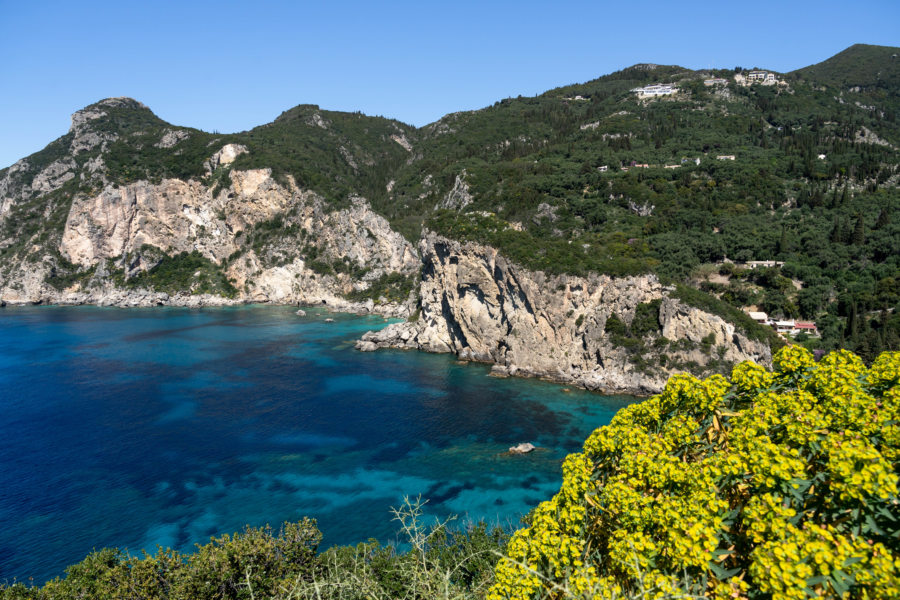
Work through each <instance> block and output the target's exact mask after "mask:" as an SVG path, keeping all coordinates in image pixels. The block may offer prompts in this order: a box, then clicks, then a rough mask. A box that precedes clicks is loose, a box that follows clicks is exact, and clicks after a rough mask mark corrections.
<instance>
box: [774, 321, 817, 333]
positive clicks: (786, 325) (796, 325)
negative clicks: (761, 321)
mask: <svg viewBox="0 0 900 600" xmlns="http://www.w3.org/2000/svg"><path fill="white" fill-rule="evenodd" d="M775 331H777V332H778V333H781V334H787V335H792V336H796V335H800V334H801V333H805V334H806V335H811V336H818V335H819V330H818V329H816V324H815V323H813V322H811V321H795V320H793V319H790V320H788V321H775Z"/></svg>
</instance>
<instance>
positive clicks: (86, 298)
mask: <svg viewBox="0 0 900 600" xmlns="http://www.w3.org/2000/svg"><path fill="white" fill-rule="evenodd" d="M897 52H900V49H897V48H885V47H877V46H864V45H857V46H853V47H851V48H849V49H847V50H846V51H844V52H842V53H840V54H838V55H836V56H835V57H832V58H831V59H828V60H826V61H824V62H822V63H819V64H817V65H813V66H811V67H807V68H805V69H800V70H798V71H794V72H792V73H787V74H780V73H774V72H771V71H762V70H760V69H753V70H751V69H743V68H740V67H738V68H736V69H729V70H714V71H692V70H690V69H685V68H682V67H679V66H666V65H655V64H640V65H635V66H633V67H629V68H627V69H623V70H621V71H617V72H615V73H612V74H609V75H605V76H603V77H600V78H598V79H595V80H592V81H588V82H586V83H581V84H575V85H570V86H566V87H562V88H558V89H554V90H550V91H548V92H546V93H544V94H541V95H539V96H536V97H529V98H526V97H517V98H507V99H504V100H500V101H498V102H496V103H495V104H494V105H492V106H490V107H487V108H484V109H482V110H477V111H470V112H460V113H453V114H450V115H447V116H445V117H443V118H442V119H440V120H439V121H437V122H435V123H432V124H430V125H427V126H425V127H422V128H419V129H416V128H413V127H410V126H407V125H404V124H402V123H399V122H397V121H391V120H388V119H383V118H374V117H367V116H364V115H361V114H350V113H339V112H331V111H326V110H322V109H320V108H318V107H316V106H312V105H301V106H297V107H295V108H293V109H290V110H288V111H286V112H285V113H283V114H282V115H281V116H280V117H279V118H278V119H276V120H275V121H274V122H272V123H269V124H267V125H262V126H260V127H257V128H254V129H252V130H250V131H246V132H241V133H235V134H211V133H206V132H202V131H198V130H196V129H190V128H186V127H179V126H174V125H170V124H168V123H165V122H164V121H162V120H160V119H159V118H157V117H156V116H155V115H154V114H153V113H152V112H151V111H150V110H149V109H148V108H147V107H145V106H144V105H142V104H140V103H139V102H136V101H134V100H130V99H107V100H103V101H101V102H99V103H97V104H94V105H91V106H89V107H87V108H85V109H83V110H81V111H78V112H77V113H75V115H73V121H72V128H71V130H70V131H69V133H68V134H66V135H65V136H63V137H61V138H59V139H58V140H56V141H54V142H52V143H51V144H50V145H48V146H47V148H45V149H44V150H42V151H41V152H38V153H36V154H34V155H32V156H30V157H27V158H25V159H23V160H21V161H19V162H18V163H16V164H15V165H13V166H12V167H9V168H7V169H4V170H2V171H0V298H2V299H3V300H4V301H6V302H11V303H14V302H66V303H82V302H89V303H110V304H119V305H134V304H140V305H146V304H173V303H174V304H189V305H197V304H209V303H231V302H249V301H261V302H280V303H286V302H290V303H301V304H302V303H311V304H321V303H323V302H324V303H326V304H328V305H330V306H332V307H334V308H337V309H344V310H374V311H379V312H384V313H387V314H393V315H403V316H406V315H411V314H418V315H420V319H426V318H428V319H432V320H431V321H427V322H426V321H425V320H420V322H419V326H418V327H419V328H418V329H416V334H415V335H416V336H418V335H420V334H421V335H424V336H425V337H424V338H422V339H419V338H418V337H417V338H415V339H417V340H419V341H418V342H416V343H417V344H418V347H423V348H428V347H431V348H434V349H444V350H445V351H446V350H447V349H449V350H450V351H454V352H456V353H458V354H460V355H461V356H470V357H474V358H476V359H479V360H489V361H491V362H496V363H498V364H500V365H501V366H504V367H505V368H506V369H507V370H509V371H511V372H515V371H520V372H523V373H528V372H531V373H534V374H542V375H547V376H551V377H554V378H558V379H564V380H569V378H570V377H574V381H576V382H578V383H580V384H586V381H587V380H586V379H585V378H584V377H585V375H584V373H585V372H587V371H590V370H592V369H594V368H600V369H601V370H605V371H608V370H609V369H613V370H614V371H616V372H617V373H618V375H620V376H621V377H619V376H617V377H618V381H625V380H626V379H627V380H630V381H634V380H635V378H638V377H639V376H641V375H648V376H650V379H652V380H653V381H657V382H660V381H664V380H665V377H666V376H667V375H668V374H670V373H671V372H674V371H677V370H678V369H689V370H695V371H697V370H698V369H699V370H701V371H702V370H703V369H712V370H723V369H726V368H727V366H728V364H726V363H730V362H733V360H731V359H729V360H728V361H725V362H721V361H720V359H719V358H716V357H717V356H719V355H720V356H722V357H724V356H726V355H728V352H729V351H730V349H734V348H737V347H741V346H740V344H739V343H738V342H737V341H735V340H737V338H734V335H735V334H736V333H740V334H741V335H745V336H746V337H745V339H746V340H765V341H766V343H767V344H768V345H772V344H775V345H777V344H778V343H779V342H778V341H776V340H775V339H774V337H773V334H772V333H771V331H770V330H769V329H768V328H763V327H760V326H759V325H756V324H755V323H752V322H751V321H750V320H749V318H748V317H747V316H746V315H745V314H743V313H742V312H741V310H740V309H744V310H749V309H754V310H761V311H764V312H766V313H768V314H769V315H770V316H771V317H773V318H798V319H807V320H811V321H813V320H814V321H815V322H816V323H817V325H818V329H819V331H820V333H821V334H822V337H821V338H812V339H809V340H805V341H804V343H805V344H807V345H808V346H809V347H810V348H822V349H833V348H836V347H850V348H851V349H854V350H855V351H857V352H859V353H860V354H861V355H862V356H863V357H864V358H866V359H871V358H872V357H874V355H875V354H876V353H877V352H878V351H880V350H882V349H896V348H898V347H900V315H898V313H897V305H898V303H900V217H898V213H900V192H898V186H897V184H898V180H900V169H898V165H900V124H898V113H900V103H898V102H897V98H898V94H900V86H898V82H897V78H896V73H897V67H896V65H897V64H898V63H897V60H898V59H896V58H895V54H896V53H897ZM645 86H651V87H648V88H646V90H645V91H643V92H641V93H637V92H635V91H634V90H635V89H636V88H644V87H645ZM440 249H444V250H446V249H453V251H454V252H458V253H459V254H458V255H454V256H449V257H447V256H442V255H438V254H435V253H436V252H438V250H440ZM444 250H440V251H441V252H443V251H444ZM494 253H496V254H497V256H499V257H502V258H503V259H504V260H508V261H510V267H509V273H511V274H513V280H512V281H511V282H505V280H504V278H505V277H507V273H506V272H505V271H504V272H502V273H501V272H499V271H497V272H487V271H486V272H484V273H481V271H480V270H479V269H480V267H478V268H476V266H475V265H477V264H479V263H478V262H477V260H476V257H482V258H483V259H484V260H490V261H494V260H497V259H494V258H491V257H493V256H494ZM429 256H434V257H435V259H434V260H430V259H428V258H427V257H429ZM478 260H482V259H478ZM473 261H474V262H473ZM748 261H775V262H774V263H772V265H773V266H769V267H763V268H749V267H748V266H747V264H746V263H747V262H748ZM463 264H471V265H473V266H472V268H473V269H474V270H475V271H478V273H479V274H478V275H477V277H476V279H475V280H471V281H470V280H466V279H465V278H463V279H460V277H459V275H460V273H459V270H460V269H461V267H459V266H458V265H463ZM451 267H452V269H451ZM435 269H436V270H435ZM451 271H452V272H451ZM473 273H474V271H473ZM471 276H472V277H475V275H471ZM648 277H649V279H647V278H648ZM516 278H521V279H522V280H523V281H524V280H527V281H532V282H534V284H535V286H536V287H535V288H534V290H533V293H532V295H531V296H529V295H528V294H524V292H522V293H521V294H520V293H518V292H517V291H516V290H511V293H510V294H506V292H505V290H501V291H500V292H498V291H496V290H498V289H500V288H497V286H498V285H500V284H502V285H503V286H507V285H512V286H514V287H515V286H517V285H518V283H517V281H518V279H516ZM598 278H599V279H598ZM603 278H612V279H614V280H620V281H633V282H637V281H641V282H643V283H640V284H639V285H638V284H637V283H635V285H638V287H639V288H640V289H641V290H642V291H641V293H640V294H637V293H636V294H632V295H631V296H630V297H629V298H628V299H627V300H625V299H623V297H622V294H623V293H624V292H623V291H621V289H622V288H621V286H618V284H614V285H612V288H609V289H617V290H620V291H618V292H616V293H617V294H619V296H617V297H616V298H609V299H604V298H601V296H602V295H597V296H596V297H594V296H590V294H592V293H594V292H590V293H589V294H588V296H589V297H590V301H589V302H585V298H586V297H585V296H584V294H585V293H587V292H585V290H595V291H596V290H600V289H607V285H608V284H607V283H605V282H606V279H603ZM548 279H553V280H554V281H556V282H557V283H555V284H554V285H555V286H556V287H555V288H554V289H552V290H551V289H543V288H542V287H541V284H540V282H542V281H547V280H548ZM453 286H457V288H455V289H454V288H453ZM519 291H521V290H519ZM501 292H502V293H501ZM426 293H430V294H431V300H428V298H426ZM523 294H524V295H523ZM553 294H561V295H562V296H561V297H560V299H557V300H552V301H551V298H552V297H553ZM665 298H671V299H673V300H677V301H678V303H679V305H678V306H679V307H675V306H674V305H673V306H672V307H671V310H672V311H674V312H672V313H671V315H670V316H672V315H674V314H676V313H677V314H682V313H684V314H685V315H687V312H686V311H687V309H686V308H685V307H691V308H692V310H696V311H700V312H702V313H703V314H707V315H714V316H715V317H716V318H717V319H720V320H721V321H722V322H723V323H726V324H727V327H726V326H720V325H719V324H712V321H709V322H708V323H709V326H708V328H705V329H703V332H704V333H703V335H701V336H699V337H697V336H694V337H696V339H693V338H685V339H686V341H685V342H684V344H685V345H684V347H680V349H679V348H675V347H670V346H669V344H670V342H672V343H674V342H677V340H669V339H667V338H666V337H665V336H664V335H662V331H663V330H664V329H665V324H664V322H663V321H664V320H663V317H661V316H656V317H653V316H652V315H651V317H650V320H651V321H653V322H652V323H650V325H651V326H650V327H649V328H648V327H644V326H633V321H634V319H635V317H636V316H637V314H638V313H637V311H638V309H639V307H641V306H645V305H650V304H651V303H653V302H656V301H660V302H662V301H664V299H665ZM473 299H474V300H473ZM504 299H505V300H504ZM432 300H433V301H434V302H435V304H433V305H432V306H429V305H428V302H429V301H432ZM441 302H449V303H451V304H450V306H449V308H444V307H443V306H442V305H441ZM504 302H506V303H508V304H504ZM522 302H526V303H528V306H524V307H523V306H521V305H520V303H522ZM554 302H556V303H558V302H562V303H563V304H564V305H565V307H563V306H559V307H557V306H555V305H554ZM536 305H541V306H543V305H546V306H548V307H552V308H548V309H547V310H549V311H550V313H552V314H550V313H548V314H539V313H535V312H534V311H533V308H534V306H536ZM610 306H618V307H619V308H618V309H616V310H617V311H618V312H615V311H612V312H611V309H610ZM655 306H656V305H655ZM462 307H467V309H466V310H463V309H462ZM468 310H472V311H474V312H473V313H472V314H471V315H470V314H468V312H467V311H468ZM640 310H642V311H644V312H646V311H647V310H650V309H645V308H641V309H640ZM679 311H681V312H679ZM641 314H644V313H641ZM647 314H649V313H647ZM654 314H655V313H654ZM698 314H699V313H698ZM479 315H489V316H490V318H489V321H488V322H485V323H478V324H477V326H474V323H473V322H456V321H455V319H463V320H466V319H480V318H481V316H479ZM613 317H615V318H614V319H613ZM695 317H696V315H694V316H690V317H689V318H690V319H694V320H695V321H696V318H695ZM686 318H687V317H686ZM518 319H524V320H523V321H521V322H519V321H518ZM579 319H580V320H579ZM610 319H613V320H612V321H609V320H610ZM654 319H655V321H654ZM704 319H705V317H704ZM607 321H609V323H607ZM514 322H519V329H522V328H523V327H524V328H528V329H532V330H541V331H545V333H546V335H547V336H550V337H542V338H540V339H538V340H534V341H533V342H534V344H537V345H538V346H539V347H542V348H543V349H544V350H548V354H547V355H546V356H544V358H543V359H541V363H540V364H537V363H535V362H533V361H535V360H537V358H536V356H535V355H534V354H533V353H531V352H525V353H522V352H519V353H516V352H515V351H513V350H511V349H513V348H515V347H517V343H515V341H514V340H513V339H512V336H513V334H514V330H515V327H514V325H513V323H514ZM619 322H621V327H620V326H619V325H618V323H619ZM704 322H706V321H704ZM497 323H508V326H504V327H501V328H499V329H497ZM489 330H490V331H493V332H494V333H491V334H490V335H488V333H487V332H488V331H489ZM464 331H468V332H469V335H470V336H475V338H477V339H475V338H473V339H469V338H468V337H466V336H464V335H461V334H460V332H464ZM550 331H555V332H557V334H553V335H551V334H550ZM679 331H681V330H679ZM563 332H565V333H564V334H563ZM407 333H409V335H412V333H411V332H407ZM495 334H496V337H495ZM681 335H687V334H686V333H685V332H682V334H681ZM435 336H436V337H435ZM482 336H487V337H482ZM554 336H555V337H554ZM573 336H574V337H573ZM585 336H586V337H585ZM426 338H427V339H426ZM661 338H662V339H661ZM411 339H412V338H409V337H407V338H406V339H403V340H402V343H401V342H399V341H396V340H394V341H393V342H391V343H394V344H395V345H409V344H413V342H411V341H410V340H411ZM488 339H490V340H492V341H491V345H490V347H489V348H488V347H486V346H485V343H486V340H488ZM522 339H525V338H522ZM574 339H580V340H583V342H579V343H577V344H576V345H575V346H573V347H568V346H566V348H563V346H562V345H560V344H563V345H567V344H570V343H574V342H573V340H574ZM563 340H565V342H563ZM598 340H599V342H598ZM801 340H802V336H801ZM438 341H439V342H440V343H438ZM600 342H602V343H600ZM386 343H389V340H386V339H381V340H380V341H379V344H386ZM596 343H600V347H601V348H602V350H600V349H596V348H595V346H596ZM534 344H531V345H534ZM542 344H544V345H546V347H543V346H542ZM746 347H748V346H746V344H745V346H744V348H746ZM589 348H595V350H596V352H595V351H593V350H590V351H589V350H588V349H589ZM573 351H576V352H578V354H579V356H578V358H577V359H573V360H570V361H568V360H567V361H563V360H561V359H560V357H561V356H569V358H571V353H572V352H573ZM754 352H755V350H754ZM566 353H568V354H566ZM673 356H677V358H672V357H673ZM729 356H730V355H729ZM747 356H748V357H749V355H747ZM645 357H650V358H651V359H652V360H651V361H650V363H647V362H646V361H645V360H644V358H645ZM663 357H666V358H663ZM759 357H760V359H761V360H763V361H765V360H767V359H766V358H765V357H764V355H759ZM604 360H605V361H606V362H604ZM670 360H671V362H667V361H670ZM519 361H524V362H525V363H526V364H521V363H520V362H519ZM610 361H611V362H612V363H613V364H615V365H617V366H616V367H615V368H613V367H610V366H609V364H610ZM551 363H553V364H555V366H552V365H551ZM564 363H567V364H564ZM598 365H599V366H598ZM710 365H711V366H710ZM586 370H587V371H586ZM571 373H576V375H575V376H572V375H571Z"/></svg>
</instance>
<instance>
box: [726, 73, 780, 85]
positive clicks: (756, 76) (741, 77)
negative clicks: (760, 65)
mask: <svg viewBox="0 0 900 600" xmlns="http://www.w3.org/2000/svg"><path fill="white" fill-rule="evenodd" d="M734 81H735V83H737V84H738V85H743V86H748V85H753V84H755V83H758V84H760V85H775V84H776V83H781V82H780V81H778V79H777V78H776V77H775V73H772V72H770V71H747V73H746V74H744V73H738V74H736V75H735V76H734Z"/></svg>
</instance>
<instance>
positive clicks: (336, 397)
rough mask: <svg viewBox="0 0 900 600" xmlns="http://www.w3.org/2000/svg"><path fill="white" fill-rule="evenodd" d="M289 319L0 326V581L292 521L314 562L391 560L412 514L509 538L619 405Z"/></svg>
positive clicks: (133, 317)
mask: <svg viewBox="0 0 900 600" xmlns="http://www.w3.org/2000/svg"><path fill="white" fill-rule="evenodd" d="M294 310H295V309H291V308H290V307H269V306H249V307H235V308H215V309H202V310H192V309H186V308H152V309H116V308H97V307H27V308H21V307H7V308H5V309H2V310H0V581H12V580H19V581H28V580H29V579H33V580H34V582H35V583H42V582H43V581H46V580H47V579H50V578H53V577H56V576H58V575H63V573H64V569H65V567H66V566H67V565H70V564H73V563H76V562H79V561H80V560H81V559H83V558H84V557H85V555H86V554H88V553H89V552H90V551H91V550H92V549H94V548H96V549H100V548H102V547H119V548H127V549H128V550H129V551H130V552H132V553H134V554H139V553H140V551H141V550H142V549H147V550H148V551H150V552H151V553H152V552H155V550H156V547H157V546H163V547H172V548H177V549H180V550H183V551H189V550H191V549H192V548H193V547H194V544H197V543H206V542H208V541H209V538H210V536H214V535H221V534H223V533H230V532H235V531H240V530H242V529H243V528H244V526H245V524H249V525H252V526H259V525H264V524H266V523H268V524H271V525H273V526H274V527H276V528H277V527H278V525H279V524H280V523H282V522H284V521H289V520H296V519H299V518H300V517H303V516H310V517H314V518H316V519H317V520H318V523H319V527H320V529H321V530H322V531H323V533H324V540H323V546H322V547H323V548H324V547H328V546H331V545H335V544H352V543H357V542H361V541H365V540H367V539H369V538H377V539H378V540H379V541H382V542H395V541H396V540H397V537H396V536H397V531H398V524H397V523H396V522H395V521H393V520H392V519H393V515H392V513H391V508H392V507H398V506H400V505H401V504H402V502H403V499H404V497H413V498H415V497H417V496H419V495H421V497H422V498H423V499H427V501H428V502H427V504H426V510H427V513H428V519H429V521H432V522H433V520H434V519H443V518H446V517H448V516H451V515H456V516H457V522H458V523H459V524H461V525H464V524H466V523H468V522H471V521H477V520H480V519H484V520H487V521H488V522H489V523H492V524H501V525H508V526H510V527H515V526H517V525H518V524H519V519H520V517H521V516H522V515H523V514H525V513H526V512H527V511H529V510H530V509H531V508H533V507H534V506H535V505H537V504H538V503H539V502H541V501H542V500H545V499H547V498H549V497H550V496H551V495H552V494H553V493H555V492H556V491H557V490H558V489H559V484H560V480H561V473H560V466H561V461H562V459H563V458H564V457H565V456H566V454H568V453H570V452H576V451H578V450H579V449H580V447H581V444H582V443H583V441H584V439H585V438H586V437H587V435H588V434H589V433H590V432H591V431H593V430H594V429H595V428H596V427H598V426H600V425H604V424H606V423H608V422H609V420H610V419H611V418H612V416H613V414H614V413H615V411H617V410H618V409H619V408H621V407H622V406H625V405H626V404H628V403H629V402H632V401H633V399H632V398H628V397H607V396H600V395H597V394H591V393H588V392H584V391H580V390H577V389H572V390H571V391H568V390H565V389H564V388H563V387H562V386H558V385H553V384H549V383H544V382H540V381H535V380H525V379H497V378H492V377H489V376H488V372H489V371H488V368H487V367H486V366H484V365H477V364H460V363H458V362H457V361H456V360H455V359H454V357H452V356H449V355H432V354H426V353H421V352H406V351H399V350H381V351H378V352H373V353H362V352H358V351H356V350H354V348H353V343H354V341H355V340H356V339H357V338H358V337H359V336H360V335H362V333H364V332H365V331H367V330H370V329H376V328H380V327H383V326H384V325H385V321H384V320H383V319H382V318H380V317H374V316H371V317H359V316H351V315H340V314H334V315H332V314H329V313H325V312H321V311H317V310H310V311H308V315H307V316H306V317H299V316H297V315H296V314H294ZM326 317H329V318H333V319H334V322H333V323H326V322H325V318H326ZM519 442H532V443H533V444H535V445H536V446H539V449H538V450H536V451H535V452H533V453H531V454H528V455H524V456H510V455H509V454H508V453H506V450H507V449H508V448H509V446H511V445H514V444H516V443H519Z"/></svg>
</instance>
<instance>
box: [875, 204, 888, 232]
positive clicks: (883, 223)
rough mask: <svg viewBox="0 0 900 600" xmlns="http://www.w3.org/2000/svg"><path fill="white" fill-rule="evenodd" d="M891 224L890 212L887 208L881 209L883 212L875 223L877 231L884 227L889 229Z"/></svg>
mask: <svg viewBox="0 0 900 600" xmlns="http://www.w3.org/2000/svg"><path fill="white" fill-rule="evenodd" d="M890 223H891V213H890V211H888V209H887V207H886V206H885V207H884V208H882V209H881V212H880V213H878V220H877V221H875V229H881V228H882V227H887V226H888V225H890Z"/></svg>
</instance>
